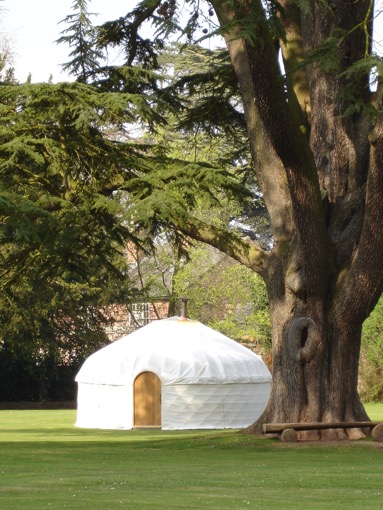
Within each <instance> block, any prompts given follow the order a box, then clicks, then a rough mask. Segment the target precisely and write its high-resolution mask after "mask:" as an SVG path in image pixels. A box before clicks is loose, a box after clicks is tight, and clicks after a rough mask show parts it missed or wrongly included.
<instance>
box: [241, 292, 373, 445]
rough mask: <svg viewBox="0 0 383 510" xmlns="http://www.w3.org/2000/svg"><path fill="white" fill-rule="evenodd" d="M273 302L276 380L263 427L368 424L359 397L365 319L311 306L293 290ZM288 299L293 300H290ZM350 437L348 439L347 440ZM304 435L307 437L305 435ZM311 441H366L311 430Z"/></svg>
mask: <svg viewBox="0 0 383 510" xmlns="http://www.w3.org/2000/svg"><path fill="white" fill-rule="evenodd" d="M286 290H287V293H286V294H285V298H284V297H283V296H280V299H274V300H273V302H272V303H271V317H272V325H273V370H272V372H273V382H272V389H271V396H270V400H269V404H268V406H267V408H266V410H265V412H264V414H263V415H262V416H261V418H260V419H259V420H258V421H257V422H256V423H255V424H254V425H252V426H251V427H249V428H248V432H261V431H262V424H263V423H273V422H276V423H285V422H295V423H296V422H321V421H323V422H345V421H367V420H368V417H367V415H366V413H365V411H364V408H363V405H362V404H361V402H360V399H359V396H358V390H357V386H358V361H359V349H360V340H361V324H360V321H351V320H350V318H349V317H342V316H339V315H338V314H337V313H336V312H335V310H336V308H337V305H336V303H334V304H331V302H332V301H333V297H329V298H328V302H325V301H323V302H322V303H306V304H305V305H304V306H302V302H301V301H300V300H298V299H296V298H295V297H294V296H293V295H292V294H291V292H290V291H289V289H286ZM286 296H287V297H286ZM346 434H347V436H346ZM301 435H304V434H303V433H301ZM305 435H306V437H310V438H318V437H322V438H324V439H335V438H337V439H341V438H344V437H350V438H352V439H358V438H360V437H363V432H361V431H360V430H355V429H350V430H348V431H347V432H344V431H342V430H339V429H337V430H335V429H334V430H324V431H321V432H314V431H310V432H307V433H306V434H305Z"/></svg>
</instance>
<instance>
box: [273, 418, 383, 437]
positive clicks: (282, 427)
mask: <svg viewBox="0 0 383 510" xmlns="http://www.w3.org/2000/svg"><path fill="white" fill-rule="evenodd" d="M365 428H368V429H372V430H371V436H372V437H373V438H374V439H375V441H379V442H383V423H381V422H377V421H358V422H337V423H321V422H313V423H264V424H263V432H264V433H265V434H278V437H279V439H281V440H282V441H285V442H296V441H298V432H299V431H306V430H324V429H365Z"/></svg>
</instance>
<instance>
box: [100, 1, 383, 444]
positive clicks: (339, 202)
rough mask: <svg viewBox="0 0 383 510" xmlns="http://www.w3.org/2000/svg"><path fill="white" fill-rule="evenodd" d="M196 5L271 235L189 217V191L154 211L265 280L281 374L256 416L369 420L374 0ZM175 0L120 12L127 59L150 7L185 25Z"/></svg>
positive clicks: (375, 238) (376, 206)
mask: <svg viewBox="0 0 383 510" xmlns="http://www.w3.org/2000/svg"><path fill="white" fill-rule="evenodd" d="M188 5H189V6H190V8H191V16H190V18H189V19H188V20H187V22H186V27H185V28H184V33H185V34H186V35H187V37H188V38H189V39H191V38H192V36H193V30H194V29H195V28H198V24H199V23H200V21H201V20H202V23H206V19H208V17H209V15H210V14H213V13H214V12H215V14H216V15H217V18H218V24H219V26H218V31H219V32H220V33H221V34H223V35H224V37H225V41H226V44H227V48H228V52H229V57H230V62H231V66H232V70H234V73H235V76H236V78H237V82H238V83H239V86H240V91H241V98H242V108H243V112H244V114H245V119H246V129H247V137H248V143H249V148H250V152H251V156H252V168H253V172H254V174H255V175H256V176H257V180H258V184H259V186H260V189H261V192H262V196H263V199H264V201H265V204H266V206H267V209H268V213H269V217H270V222H271V228H272V233H273V243H274V244H273V246H272V247H269V248H271V249H265V247H264V246H263V247H261V246H260V245H259V243H257V242H255V241H253V240H252V239H251V238H250V239H249V238H247V239H246V238H243V237H242V238H241V237H238V235H236V234H235V232H234V230H235V229H234V228H230V229H223V228H222V226H217V225H215V224H209V223H208V222H206V221H203V220H201V219H200V218H198V217H193V215H192V214H191V207H190V203H189V209H188V210H187V213H186V212H185V211H184V212H183V213H182V210H181V207H179V208H178V207H173V209H170V207H168V208H167V209H166V210H165V208H164V207H163V206H158V205H157V206H155V202H154V201H152V202H151V205H152V206H153V210H155V213H154V212H153V213H152V214H151V219H152V220H153V221H154V220H158V218H162V220H163V222H165V223H167V224H168V225H169V226H171V225H173V227H174V228H175V229H176V231H178V232H183V233H184V235H185V236H189V237H191V238H194V239H197V240H199V241H202V242H205V243H208V244H210V245H212V246H214V247H216V248H217V249H219V250H222V251H223V252H225V253H227V254H228V255H229V256H231V257H233V258H234V259H236V260H237V261H239V262H240V263H242V264H244V265H245V266H247V267H249V268H250V269H251V270H252V271H255V272H256V273H258V274H260V275H261V276H262V277H263V278H264V280H265V282H266V286H267V291H268V295H269V301H270V314H271V321H272V327H273V387H272V393H271V398H270V401H269V404H268V406H267V409H266V410H265V413H264V415H263V416H262V417H261V418H260V420H259V421H258V422H257V424H255V425H254V427H252V428H251V429H250V430H253V431H258V430H260V426H261V424H262V423H263V422H265V421H266V422H273V421H277V422H289V421H293V422H295V421H348V420H355V421H358V420H365V419H366V418H367V416H366V413H365V411H364V408H363V406H362V404H361V402H360V399H359V396H358V392H357V382H358V359H359V353H360V338H361V329H362V324H363V321H364V320H365V318H366V317H367V316H368V315H369V313H370V312H371V310H372V309H373V308H374V306H375V304H376V303H377V301H378V299H379V296H380V294H381V292H382V289H383V271H382V269H383V268H382V263H383V261H382V258H381V256H380V254H381V249H382V244H383V232H382V229H381V224H382V213H383V211H382V207H383V205H382V204H383V202H382V200H381V196H382V192H383V189H382V186H383V181H382V176H383V172H382V161H383V158H382V156H383V154H382V143H383V140H382V135H383V131H382V128H383V126H382V118H381V93H380V92H381V91H380V81H379V80H377V81H376V82H375V85H376V90H373V89H372V88H371V76H372V75H371V71H372V70H374V72H375V76H377V77H379V76H380V70H381V61H380V58H378V57H376V56H375V55H373V54H372V51H371V48H372V37H373V31H372V29H373V24H372V21H373V16H374V10H373V3H372V2H370V1H369V0H366V1H364V0H362V1H360V2H357V3H352V4H349V5H347V6H345V5H344V3H343V2H341V1H335V2H331V3H327V2H312V3H302V2H300V3H295V2H293V1H290V0H284V1H282V2H280V3H278V4H276V3H274V2H266V3H262V2H261V1H260V0H250V1H249V0H243V1H242V0H240V1H235V2H233V1H231V0H212V1H211V2H209V4H208V5H207V6H206V8H205V7H204V5H203V4H202V3H201V2H199V1H190V2H188ZM209 6H211V7H209ZM178 7H179V5H178V2H176V1H172V2H161V1H157V2H156V1H154V0H153V1H147V0H143V1H142V2H139V3H138V5H137V7H136V8H134V9H133V10H132V11H131V12H130V13H128V15H127V16H125V18H124V19H123V20H119V24H120V25H119V26H121V24H122V25H123V28H124V30H120V32H119V34H120V36H121V38H120V40H119V41H118V43H120V42H121V43H122V42H125V43H126V42H127V43H128V44H126V45H125V47H126V48H127V53H126V63H127V65H128V66H131V67H132V65H133V64H134V63H136V64H138V63H139V62H140V58H141V56H142V55H141V54H140V52H139V47H140V46H139V44H140V43H142V39H140V38H136V35H137V33H138V27H139V26H140V25H141V24H142V23H143V22H144V21H145V20H148V19H149V17H152V18H153V20H154V23H155V24H156V26H157V27H158V32H157V33H158V34H161V33H163V34H165V35H166V34H167V33H169V31H171V30H174V29H175V28H176V27H177V26H178V23H179V18H178V17H177V16H178ZM210 9H211V12H210ZM213 10H214V11H213ZM109 26H111V25H109ZM116 26H117V24H116V23H115V24H114V27H116ZM202 26H203V25H202ZM103 35H104V39H103V44H105V41H106V39H107V32H105V31H104V32H103ZM111 40H112V43H113V44H116V39H111ZM134 41H138V42H136V43H135V42H134ZM156 41H157V42H158V39H156ZM145 44H149V43H148V41H146V43H145ZM152 48H153V47H152ZM279 56H281V58H282V60H283V64H284V71H285V72H286V74H284V71H282V70H281V67H280V65H279ZM193 177H194V176H193ZM168 178H169V179H171V177H170V175H169V174H168ZM168 189H169V187H168V188H167V190H168ZM184 198H185V197H184ZM189 199H190V196H189ZM178 204H179V205H180V204H181V202H180V200H178ZM191 205H193V203H192V204H191ZM230 227H232V225H230ZM324 435H327V436H331V437H339V436H342V435H343V432H334V431H330V432H326V433H324ZM349 435H350V436H352V437H360V435H361V432H359V431H357V430H352V431H350V433H349Z"/></svg>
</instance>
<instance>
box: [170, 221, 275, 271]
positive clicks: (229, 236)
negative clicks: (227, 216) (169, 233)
mask: <svg viewBox="0 0 383 510" xmlns="http://www.w3.org/2000/svg"><path fill="white" fill-rule="evenodd" d="M173 226H174V228H175V229H176V230H179V231H180V232H182V234H184V235H186V236H188V237H190V238H191V239H194V240H195V241H200V242H202V243H206V244H209V245H210V246H213V247H214V248H217V249H218V250H220V251H222V252H223V253H226V254H227V255H229V256H230V257H232V258H233V259H234V260H237V261H238V262H240V263H241V264H243V265H245V266H246V267H248V268H250V269H252V270H253V271H255V272H256V273H258V274H259V275H261V276H264V275H265V274H266V272H267V269H268V260H269V258H270V253H268V252H266V251H264V250H262V249H261V248H260V247H259V246H258V245H257V244H256V243H255V242H254V241H252V240H250V239H248V238H245V239H244V238H240V237H238V236H237V235H236V234H234V233H233V232H229V231H227V230H224V229H222V228H219V227H216V226H213V225H209V224H207V223H204V222H202V221H200V220H198V219H197V218H195V217H192V216H188V218H187V219H186V220H184V221H183V222H182V224H173Z"/></svg>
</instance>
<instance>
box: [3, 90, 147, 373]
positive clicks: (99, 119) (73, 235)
mask: <svg viewBox="0 0 383 510" xmlns="http://www.w3.org/2000/svg"><path fill="white" fill-rule="evenodd" d="M0 94H1V97H2V102H1V105H0V242H1V244H0V274H1V291H2V292H1V294H0V324H1V333H0V342H1V345H2V349H3V350H4V349H6V350H7V351H9V352H10V353H18V359H23V358H24V359H26V358H29V359H32V360H34V363H35V366H40V367H42V370H43V368H44V366H46V365H47V364H48V365H49V364H51V363H52V362H53V363H54V364H55V365H59V364H60V363H63V362H64V361H63V360H65V363H67V364H71V363H78V362H79V360H81V359H84V357H85V356H87V355H88V354H89V353H90V352H92V351H94V350H95V348H97V347H99V346H100V345H104V344H105V342H106V341H107V339H106V336H105V333H104V330H103V324H104V323H105V322H106V321H107V320H108V317H107V316H106V315H105V314H104V313H103V308H104V307H105V306H106V305H107V304H109V303H111V302H113V303H118V302H125V301H126V300H127V299H131V298H132V296H133V295H135V292H136V291H135V289H134V288H132V286H131V285H130V283H129V281H128V280H127V278H126V270H127V268H126V262H125V261H124V259H123V256H122V249H123V246H124V245H125V243H126V242H127V241H128V240H129V241H131V242H133V243H134V242H136V237H135V235H134V234H133V233H132V232H131V231H130V229H129V228H128V225H127V224H126V223H125V219H124V210H123V207H122V205H121V204H120V202H119V201H118V200H117V197H116V194H115V191H116V190H118V189H119V188H121V187H122V188H123V187H124V185H127V186H128V183H129V182H130V181H131V180H132V179H133V178H136V177H137V175H138V173H139V172H140V169H143V168H146V166H147V164H148V163H147V159H149V160H150V158H147V157H146V156H145V152H146V148H145V145H143V144H140V143H139V142H138V141H134V142H129V140H127V139H126V137H124V138H123V135H124V130H123V124H124V123H125V121H127V120H130V121H131V122H134V121H136V120H139V119H145V118H148V117H149V116H150V108H148V107H147V104H146V102H145V100H143V99H142V98H136V97H135V96H132V95H126V96H123V95H121V94H118V95H114V94H106V93H100V92H98V91H97V90H96V89H94V88H92V87H89V86H87V85H83V84H80V83H78V84H76V83H74V84H59V85H51V84H40V85H29V84H28V85H23V86H4V85H3V86H1V87H0ZM138 99H139V100H138ZM44 370H45V368H44Z"/></svg>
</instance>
